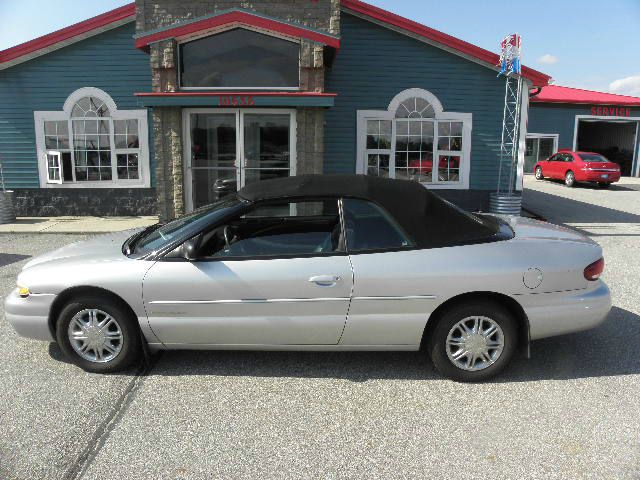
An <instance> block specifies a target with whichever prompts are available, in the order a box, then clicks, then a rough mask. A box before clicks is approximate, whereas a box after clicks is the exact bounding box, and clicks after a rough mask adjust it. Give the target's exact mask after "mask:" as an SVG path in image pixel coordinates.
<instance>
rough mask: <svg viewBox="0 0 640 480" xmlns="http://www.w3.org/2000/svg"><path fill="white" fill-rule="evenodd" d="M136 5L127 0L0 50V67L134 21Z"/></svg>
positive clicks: (29, 58) (9, 65) (5, 66)
mask: <svg viewBox="0 0 640 480" xmlns="http://www.w3.org/2000/svg"><path fill="white" fill-rule="evenodd" d="M135 16H136V6H135V4H134V3H129V4H127V5H124V6H122V7H119V8H116V9H114V10H110V11H108V12H106V13H103V14H101V15H97V16H95V17H92V18H89V19H87V20H84V21H82V22H79V23H76V24H74V25H70V26H68V27H65V28H62V29H60V30H57V31H55V32H52V33H49V34H47V35H43V36H41V37H38V38H35V39H33V40H30V41H28V42H25V43H21V44H20V45H16V46H15V47H11V48H7V49H6V50H2V51H0V70H4V69H7V68H10V67H12V66H14V65H18V64H20V63H23V62H26V61H28V60H31V59H34V58H37V57H39V56H41V55H45V54H47V53H50V52H53V51H55V50H58V49H60V48H63V47H66V46H68V45H72V44H74V43H76V42H80V41H82V40H85V39H87V38H90V37H93V36H95V35H98V34H100V33H103V32H106V31H108V30H112V29H114V28H117V27H120V26H122V25H125V24H127V23H130V22H133V21H135Z"/></svg>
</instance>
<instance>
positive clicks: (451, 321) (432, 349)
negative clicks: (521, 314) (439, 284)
mask: <svg viewBox="0 0 640 480" xmlns="http://www.w3.org/2000/svg"><path fill="white" fill-rule="evenodd" d="M517 343H518V334H517V326H516V322H515V321H514V319H513V317H512V316H511V314H510V313H509V312H508V311H507V310H506V309H505V308H503V307H502V306H501V305H499V304H497V303H493V302H477V303H468V304H461V305H457V306H455V307H453V308H451V309H449V310H448V311H446V312H445V313H444V315H442V317H441V318H440V319H439V320H438V323H437V325H436V327H435V329H434V330H433V335H432V338H431V340H430V342H429V344H428V345H429V353H430V354H431V360H432V361H433V364H434V365H435V367H436V368H437V369H438V371H439V372H440V373H441V374H443V375H444V376H446V377H449V378H451V379H453V380H457V381H461V382H478V381H482V380H487V379H488V378H491V377H493V376H494V375H497V374H498V373H499V372H500V371H502V370H503V369H504V368H505V367H506V366H507V365H508V364H509V362H510V361H511V358H512V357H513V354H514V352H515V351H516V347H517Z"/></svg>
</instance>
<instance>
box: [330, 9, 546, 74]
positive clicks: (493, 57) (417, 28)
mask: <svg viewBox="0 0 640 480" xmlns="http://www.w3.org/2000/svg"><path fill="white" fill-rule="evenodd" d="M341 5H342V7H343V8H345V9H347V10H351V11H352V12H355V13H358V14H361V15H364V16H366V17H369V18H372V19H374V20H377V21H379V22H382V23H385V24H387V25H392V26H394V27H398V28H401V29H402V30H406V31H407V32H411V33H414V34H416V35H419V36H421V37H424V38H427V39H429V40H431V41H433V42H436V43H439V44H442V45H444V46H446V47H449V48H451V49H453V50H457V51H458V52H460V53H463V54H465V55H468V56H470V57H474V58H476V59H478V60H480V61H482V62H485V63H488V64H490V65H498V61H499V56H498V55H497V54H495V53H493V52H490V51H489V50H485V49H484V48H480V47H478V46H476V45H473V44H471V43H468V42H465V41H464V40H460V39H459V38H456V37H453V36H451V35H447V34H446V33H443V32H440V31H438V30H435V29H433V28H429V27H427V26H425V25H422V24H420V23H418V22H414V21H413V20H409V19H408V18H405V17H401V16H400V15H396V14H395V13H391V12H389V11H387V10H383V9H382V8H378V7H374V6H373V5H369V4H368V3H364V2H361V1H360V0H341ZM522 76H523V77H524V78H527V79H529V80H531V81H532V82H533V84H534V85H535V86H544V85H547V84H548V83H549V80H551V77H550V76H548V75H545V74H544V73H542V72H538V71H537V70H533V69H532V68H529V67H525V66H523V67H522Z"/></svg>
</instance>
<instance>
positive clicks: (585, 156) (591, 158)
mask: <svg viewBox="0 0 640 480" xmlns="http://www.w3.org/2000/svg"><path fill="white" fill-rule="evenodd" d="M579 155H580V158H581V159H582V161H583V162H608V161H609V160H607V158H606V157H603V156H602V155H600V154H598V153H580V154H579Z"/></svg>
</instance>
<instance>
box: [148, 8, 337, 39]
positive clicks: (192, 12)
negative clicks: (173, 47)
mask: <svg viewBox="0 0 640 480" xmlns="http://www.w3.org/2000/svg"><path fill="white" fill-rule="evenodd" d="M233 8H242V9H245V10H252V11H255V12H257V13H262V14H264V15H269V16H270V17H274V18H279V19H282V20H285V21H288V22H293V23H300V24H303V25H305V26H308V27H312V28H315V29H317V30H323V31H325V32H329V33H333V34H338V33H340V2H339V1H338V0H253V1H250V0H218V1H211V0H155V1H154V0H136V31H137V32H138V33H140V32H146V31H149V30H154V29H156V28H162V27H167V26H169V25H173V24H174V23H178V22H184V21H187V20H193V19H194V18H198V17H202V16H205V15H210V14H212V13H216V12H221V11H223V10H230V9H233Z"/></svg>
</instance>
